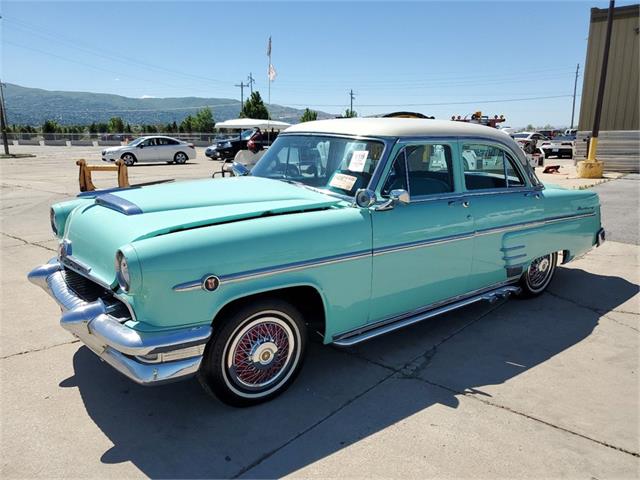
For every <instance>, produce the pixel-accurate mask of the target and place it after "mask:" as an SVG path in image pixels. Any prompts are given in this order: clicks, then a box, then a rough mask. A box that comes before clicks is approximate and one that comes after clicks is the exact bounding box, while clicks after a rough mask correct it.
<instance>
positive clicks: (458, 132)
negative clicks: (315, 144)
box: [286, 118, 505, 142]
mask: <svg viewBox="0 0 640 480" xmlns="http://www.w3.org/2000/svg"><path fill="white" fill-rule="evenodd" d="M297 132H300V133H303V132H304V133H334V134H339V135H353V136H362V137H424V136H429V137H448V136H467V137H475V136H477V137H484V138H492V139H495V140H498V141H500V142H504V140H505V134H504V133H503V132H500V131H499V130H497V129H495V128H492V127H486V126H484V125H477V124H473V123H466V122H455V121H451V120H427V119H422V118H336V119H333V120H317V121H313V122H304V123H298V124H297V125H292V126H291V127H289V128H288V129H287V131H286V133H297Z"/></svg>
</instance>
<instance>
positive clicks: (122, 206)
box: [95, 193, 142, 215]
mask: <svg viewBox="0 0 640 480" xmlns="http://www.w3.org/2000/svg"><path fill="white" fill-rule="evenodd" d="M95 202H96V205H102V206H103V207H106V208H110V209H111V210H115V211H116V212H120V213H124V214H125V215H139V214H141V213H142V209H141V208H140V207H139V206H138V205H136V204H135V203H133V202H130V201H129V200H127V199H125V198H122V197H119V196H117V195H113V194H112V193H104V194H102V195H98V196H97V197H96V200H95Z"/></svg>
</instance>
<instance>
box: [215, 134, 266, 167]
mask: <svg viewBox="0 0 640 480" xmlns="http://www.w3.org/2000/svg"><path fill="white" fill-rule="evenodd" d="M276 138H278V132H277V131H272V132H268V133H267V132H262V130H260V129H259V128H252V129H247V130H243V131H242V133H240V136H238V137H232V138H227V139H224V140H220V141H217V142H216V143H214V144H213V145H211V146H209V147H207V149H206V150H205V155H206V156H207V157H209V158H211V159H212V160H225V161H227V160H233V159H234V158H235V156H236V154H237V153H238V152H239V151H240V150H247V149H249V146H251V149H252V150H255V151H257V150H262V149H263V148H265V147H268V146H269V145H271V144H272V143H273V142H274V141H275V139H276ZM250 142H251V144H250Z"/></svg>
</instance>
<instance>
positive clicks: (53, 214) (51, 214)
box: [49, 208, 58, 235]
mask: <svg viewBox="0 0 640 480" xmlns="http://www.w3.org/2000/svg"><path fill="white" fill-rule="evenodd" d="M49 221H50V222H51V230H53V233H55V234H56V235H58V225H56V212H54V211H53V208H50V209H49Z"/></svg>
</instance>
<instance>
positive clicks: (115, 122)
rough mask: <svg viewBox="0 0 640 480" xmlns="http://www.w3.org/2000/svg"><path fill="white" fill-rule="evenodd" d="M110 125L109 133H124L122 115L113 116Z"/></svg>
mask: <svg viewBox="0 0 640 480" xmlns="http://www.w3.org/2000/svg"><path fill="white" fill-rule="evenodd" d="M108 125H109V126H108V127H107V128H108V130H109V133H122V132H123V131H124V122H123V121H122V118H120V117H111V118H110V119H109V124H108Z"/></svg>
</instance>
